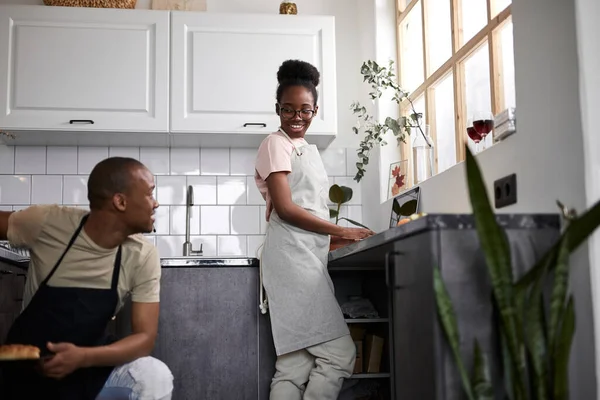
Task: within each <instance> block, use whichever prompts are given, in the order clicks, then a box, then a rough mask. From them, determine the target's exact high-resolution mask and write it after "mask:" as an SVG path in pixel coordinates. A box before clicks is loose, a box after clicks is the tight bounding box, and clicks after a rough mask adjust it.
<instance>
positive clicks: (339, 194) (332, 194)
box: [329, 185, 344, 204]
mask: <svg viewBox="0 0 600 400" xmlns="http://www.w3.org/2000/svg"><path fill="white" fill-rule="evenodd" d="M329 200H331V201H332V202H333V203H335V204H342V203H343V202H344V191H343V190H342V188H341V187H340V186H339V185H331V187H330V188H329Z"/></svg>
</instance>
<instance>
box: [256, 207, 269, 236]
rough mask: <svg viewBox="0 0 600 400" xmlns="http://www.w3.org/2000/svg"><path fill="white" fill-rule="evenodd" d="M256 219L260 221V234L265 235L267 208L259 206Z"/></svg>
mask: <svg viewBox="0 0 600 400" xmlns="http://www.w3.org/2000/svg"><path fill="white" fill-rule="evenodd" d="M258 219H259V221H260V233H261V234H263V235H264V234H265V233H267V223H268V222H267V206H260V208H259V215H258Z"/></svg>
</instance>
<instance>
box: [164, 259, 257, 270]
mask: <svg viewBox="0 0 600 400" xmlns="http://www.w3.org/2000/svg"><path fill="white" fill-rule="evenodd" d="M160 265H161V267H162V268H215V267H219V268H240V267H252V268H258V259H257V258H253V257H196V256H191V257H163V258H161V259H160Z"/></svg>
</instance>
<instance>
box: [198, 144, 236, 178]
mask: <svg viewBox="0 0 600 400" xmlns="http://www.w3.org/2000/svg"><path fill="white" fill-rule="evenodd" d="M200 174H201V175H229V149H212V148H202V149H200Z"/></svg>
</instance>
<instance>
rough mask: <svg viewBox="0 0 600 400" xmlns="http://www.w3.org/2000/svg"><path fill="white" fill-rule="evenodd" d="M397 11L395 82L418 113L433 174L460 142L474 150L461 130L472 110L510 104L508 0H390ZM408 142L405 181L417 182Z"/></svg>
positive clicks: (450, 160) (455, 154) (405, 109)
mask: <svg viewBox="0 0 600 400" xmlns="http://www.w3.org/2000/svg"><path fill="white" fill-rule="evenodd" d="M397 10H398V13H397V28H398V60H399V63H398V68H399V70H398V75H399V80H400V85H401V86H402V88H403V89H405V90H407V91H408V92H410V96H409V98H410V100H411V101H412V102H413V104H414V105H415V107H416V110H417V112H422V113H423V121H422V124H423V126H424V127H426V129H428V131H429V134H430V135H431V137H432V139H433V142H434V146H435V147H434V167H433V169H434V170H433V174H436V173H439V172H442V171H444V170H446V169H448V168H450V167H452V166H453V165H455V164H456V163H458V162H460V161H463V160H464V159H465V154H464V145H465V143H468V144H469V146H473V147H470V148H471V149H475V147H474V144H473V143H472V141H471V140H469V139H468V137H467V135H466V128H467V121H468V120H469V119H470V118H472V117H473V115H474V114H475V113H481V112H484V113H485V112H488V113H489V112H491V113H492V115H496V114H498V113H499V112H501V111H502V110H504V109H506V108H507V107H514V106H515V83H514V57H513V36H512V19H511V0H398V1H397ZM409 106H410V105H409V104H408V102H405V104H402V113H403V114H404V115H408V114H409V111H410V108H409ZM413 140H414V138H413V137H412V136H411V138H410V139H409V140H406V144H403V145H402V159H409V166H410V169H411V170H412V172H411V174H409V176H410V178H409V182H408V183H409V185H412V183H413V182H415V181H417V180H418V179H417V178H416V175H415V173H416V172H415V171H416V169H415V164H414V163H415V160H413V159H412V158H413V152H412V149H411V143H412V141H413ZM484 142H485V143H484V146H490V145H492V143H493V138H492V135H488V136H487V137H486V138H485V139H484Z"/></svg>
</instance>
